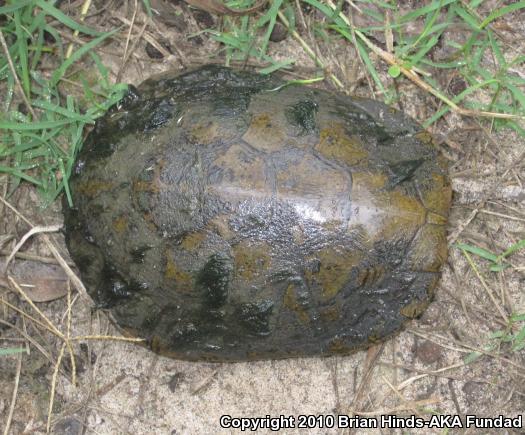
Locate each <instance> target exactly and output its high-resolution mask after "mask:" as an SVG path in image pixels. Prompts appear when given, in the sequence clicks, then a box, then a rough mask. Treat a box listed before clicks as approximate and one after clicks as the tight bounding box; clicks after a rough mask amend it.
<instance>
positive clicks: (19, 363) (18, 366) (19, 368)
mask: <svg viewBox="0 0 525 435" xmlns="http://www.w3.org/2000/svg"><path fill="white" fill-rule="evenodd" d="M21 371H22V353H19V354H18V359H17V361H16V376H15V385H14V387H13V395H12V396H11V404H10V405H9V414H8V415H7V421H6V423H5V429H4V435H8V434H9V429H10V428H11V421H12V420H13V414H14V412H15V403H16V397H17V395H18V383H19V382H20V372H21Z"/></svg>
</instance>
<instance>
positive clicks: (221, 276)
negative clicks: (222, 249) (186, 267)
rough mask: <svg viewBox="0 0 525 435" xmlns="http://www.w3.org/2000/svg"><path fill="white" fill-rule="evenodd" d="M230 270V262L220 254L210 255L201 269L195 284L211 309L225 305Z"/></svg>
mask: <svg viewBox="0 0 525 435" xmlns="http://www.w3.org/2000/svg"><path fill="white" fill-rule="evenodd" d="M232 269H233V267H232V265H231V260H230V259H229V258H226V257H225V256H223V255H221V254H214V255H212V256H211V257H210V259H209V260H208V262H207V263H206V264H205V265H204V267H203V268H202V269H201V271H200V273H199V276H198V278H197V283H198V285H200V286H201V287H202V289H203V290H204V297H205V299H206V302H207V303H208V304H209V305H210V306H211V307H214V308H219V307H220V306H221V305H224V304H225V303H226V300H227V298H228V286H229V284H230V274H231V272H232Z"/></svg>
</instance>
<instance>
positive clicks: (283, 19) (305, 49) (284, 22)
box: [277, 11, 344, 89]
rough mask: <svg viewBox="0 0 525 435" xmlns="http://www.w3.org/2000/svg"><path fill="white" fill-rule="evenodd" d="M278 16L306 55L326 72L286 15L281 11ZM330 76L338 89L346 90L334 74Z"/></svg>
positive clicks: (329, 74)
mask: <svg viewBox="0 0 525 435" xmlns="http://www.w3.org/2000/svg"><path fill="white" fill-rule="evenodd" d="M277 15H278V16H279V19H280V20H281V21H282V22H283V24H284V25H285V26H286V28H287V29H288V30H289V31H290V32H291V34H292V36H293V37H294V38H295V39H296V40H297V42H299V44H301V47H303V49H304V51H306V54H308V56H310V58H311V59H312V60H313V61H314V62H315V63H316V64H317V66H319V67H320V68H322V69H323V70H326V66H325V65H324V64H323V62H321V60H320V59H319V57H318V56H317V55H316V54H315V52H314V51H313V50H312V49H311V48H310V46H309V45H308V44H307V43H306V42H305V40H304V39H303V38H301V35H299V33H297V31H295V30H294V29H292V27H291V26H290V23H289V21H288V20H287V18H286V17H285V16H284V14H283V13H282V12H281V11H279V12H277ZM328 76H329V77H330V79H331V80H332V81H333V82H334V84H335V85H336V86H337V87H338V88H340V89H344V85H343V84H342V83H341V81H340V80H339V79H338V78H337V77H336V76H335V75H334V74H333V73H328Z"/></svg>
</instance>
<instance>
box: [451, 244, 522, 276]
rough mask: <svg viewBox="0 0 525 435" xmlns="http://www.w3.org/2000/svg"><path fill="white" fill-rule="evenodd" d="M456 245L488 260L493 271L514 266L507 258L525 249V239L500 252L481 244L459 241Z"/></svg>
mask: <svg viewBox="0 0 525 435" xmlns="http://www.w3.org/2000/svg"><path fill="white" fill-rule="evenodd" d="M455 247H456V248H458V249H461V250H462V251H465V252H470V253H471V254H474V255H476V256H478V257H480V258H483V259H485V260H487V262H488V263H489V270H490V271H492V272H499V271H502V270H504V269H507V268H509V267H512V266H511V264H510V263H508V261H507V258H508V257H510V256H511V255H512V254H514V253H516V252H517V251H519V250H521V249H525V240H520V241H518V242H516V243H514V244H512V245H511V246H510V247H509V248H508V249H506V250H505V251H503V252H501V253H499V254H495V253H494V252H491V251H489V250H488V249H485V248H481V247H479V246H473V245H469V244H467V243H458V244H457V245H455Z"/></svg>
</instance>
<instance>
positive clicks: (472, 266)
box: [461, 249, 509, 323]
mask: <svg viewBox="0 0 525 435" xmlns="http://www.w3.org/2000/svg"><path fill="white" fill-rule="evenodd" d="M461 251H462V252H463V255H464V256H465V258H466V259H467V261H468V263H469V264H470V267H471V268H472V270H474V273H475V274H476V276H477V277H478V279H479V281H480V282H481V285H482V286H483V288H484V289H485V291H486V292H487V295H488V297H489V298H490V300H491V301H492V303H493V304H494V306H495V307H496V309H497V310H498V312H499V314H500V315H501V317H502V319H503V320H504V321H505V323H508V321H509V317H508V316H507V314H506V313H505V311H504V310H503V308H502V307H501V305H500V304H499V302H498V301H497V300H496V298H495V296H494V295H493V293H492V290H491V289H490V287H489V286H488V285H487V283H486V282H485V280H484V279H483V277H482V276H481V274H480V273H479V270H478V268H477V267H476V265H475V264H474V262H473V261H472V258H471V256H470V255H469V253H468V252H467V251H465V250H464V249H462V250H461Z"/></svg>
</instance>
